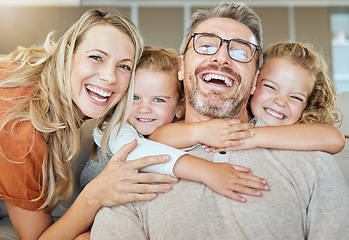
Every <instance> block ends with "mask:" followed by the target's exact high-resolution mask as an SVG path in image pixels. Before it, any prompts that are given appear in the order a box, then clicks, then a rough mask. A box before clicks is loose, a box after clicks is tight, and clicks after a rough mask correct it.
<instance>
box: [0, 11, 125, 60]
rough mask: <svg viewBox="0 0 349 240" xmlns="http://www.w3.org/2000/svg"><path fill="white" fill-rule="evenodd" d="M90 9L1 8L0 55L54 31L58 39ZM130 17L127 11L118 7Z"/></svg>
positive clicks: (42, 39) (41, 40) (36, 40)
mask: <svg viewBox="0 0 349 240" xmlns="http://www.w3.org/2000/svg"><path fill="white" fill-rule="evenodd" d="M88 9H89V8H84V7H30V8H21V7H12V8H10V7H1V8H0V32H1V35H0V54H7V53H9V52H10V51H12V50H14V49H15V48H16V47H17V46H18V45H21V46H24V47H30V46H32V45H41V44H43V42H44V41H45V38H46V36H47V34H48V33H49V32H50V31H52V30H55V31H57V35H58V36H57V37H59V36H60V35H61V34H62V33H63V32H64V31H65V30H66V29H67V28H68V27H69V26H70V25H71V24H72V23H73V22H75V21H76V20H77V19H79V17H80V16H81V15H82V14H83V13H84V12H85V11H86V10H88ZM118 9H119V11H120V12H122V13H123V14H125V15H129V13H130V9H129V8H118Z"/></svg>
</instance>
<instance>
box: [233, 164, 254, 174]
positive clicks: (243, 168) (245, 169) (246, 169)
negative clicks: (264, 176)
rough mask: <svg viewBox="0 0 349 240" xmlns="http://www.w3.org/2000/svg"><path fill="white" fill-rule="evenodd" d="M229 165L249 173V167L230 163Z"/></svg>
mask: <svg viewBox="0 0 349 240" xmlns="http://www.w3.org/2000/svg"><path fill="white" fill-rule="evenodd" d="M231 166H232V167H233V168H234V169H235V170H237V171H239V172H244V173H249V172H250V171H251V168H247V167H243V166H240V165H234V164H231Z"/></svg>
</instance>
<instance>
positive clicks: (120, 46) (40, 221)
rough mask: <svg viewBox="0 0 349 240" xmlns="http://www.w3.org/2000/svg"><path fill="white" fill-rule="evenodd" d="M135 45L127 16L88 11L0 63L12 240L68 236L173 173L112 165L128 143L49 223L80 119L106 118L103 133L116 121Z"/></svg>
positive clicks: (128, 93)
mask: <svg viewBox="0 0 349 240" xmlns="http://www.w3.org/2000/svg"><path fill="white" fill-rule="evenodd" d="M96 36H98V37H96ZM142 49H143V40H142V38H141V37H140V34H139V33H138V31H137V29H136V28H135V26H134V25H133V24H132V22H130V21H129V20H128V19H127V18H125V17H123V16H121V15H120V14H119V13H118V12H115V11H112V10H110V9H101V10H98V9H91V10H89V11H87V12H86V13H85V14H84V15H83V16H82V17H81V18H80V19H79V20H78V21H77V22H76V23H75V24H74V25H73V26H72V27H71V28H70V29H68V30H67V31H66V33H65V34H64V35H63V36H62V38H61V39H60V40H59V41H58V42H54V41H52V40H51V35H49V36H48V38H47V40H46V43H45V48H43V49H41V48H40V49H38V48H29V49H23V48H20V49H18V50H17V51H15V52H13V53H11V54H9V55H8V56H6V57H4V58H2V59H1V63H0V79H1V82H0V95H1V98H0V107H1V111H0V118H1V125H0V152H1V154H0V162H1V168H0V199H1V200H4V202H5V205H6V208H7V211H8V214H9V216H10V219H11V222H12V224H13V226H14V228H15V230H16V232H17V235H18V237H19V238H20V239H51V240H52V239H74V238H75V237H76V236H77V235H79V234H80V233H82V232H84V231H86V230H87V229H88V228H89V226H90V225H91V223H92V221H93V218H94V216H95V214H96V212H97V211H98V209H99V208H101V207H103V206H115V205H119V204H123V203H126V202H131V201H143V200H151V199H154V197H155V193H157V192H167V191H168V189H169V187H170V185H169V183H173V181H171V179H173V177H172V178H171V177H170V176H168V175H160V174H153V173H149V174H148V175H143V174H139V173H138V172H137V170H138V169H139V168H143V167H146V166H148V165H151V164H155V163H163V162H165V161H167V159H166V157H165V156H156V157H147V158H142V159H138V160H135V161H132V162H123V161H122V160H123V159H124V158H125V156H126V155H127V153H128V152H130V151H132V149H133V148H134V147H135V145H136V144H135V142H133V143H131V144H129V145H127V146H125V147H124V148H123V149H122V150H121V151H120V152H119V153H118V154H116V155H115V156H114V158H113V159H112V160H111V161H110V162H109V164H108V166H107V167H106V168H105V169H104V171H103V172H102V173H101V174H100V175H99V176H98V178H96V179H95V180H94V181H92V182H91V183H89V184H88V185H87V186H86V187H85V188H84V190H83V191H82V192H81V193H80V195H79V196H78V197H77V199H76V200H75V202H74V203H73V204H72V206H71V207H70V208H69V209H68V210H67V212H66V213H65V214H64V215H63V216H62V217H61V218H60V219H59V220H58V221H56V222H53V219H52V216H51V214H50V212H51V210H52V209H53V208H55V207H56V205H57V204H58V203H59V201H60V200H64V199H69V198H70V197H71V196H72V192H73V184H74V175H73V171H72V163H73V160H74V158H75V157H76V156H77V154H78V152H79V146H80V131H79V128H80V126H81V125H82V123H83V121H84V119H87V118H101V120H100V121H101V124H103V123H104V122H106V121H108V122H109V123H110V125H108V124H104V126H105V127H106V132H107V133H108V132H110V131H109V130H108V129H111V127H112V126H114V125H115V123H117V122H122V121H125V120H126V113H128V112H129V110H130V107H131V105H132V96H133V73H134V68H135V65H136V63H137V61H138V59H139V57H140V54H141V51H142ZM129 86H130V87H129ZM105 137H106V138H108V134H106V136H105ZM153 182H157V183H166V184H151V183H153ZM146 183H150V184H146Z"/></svg>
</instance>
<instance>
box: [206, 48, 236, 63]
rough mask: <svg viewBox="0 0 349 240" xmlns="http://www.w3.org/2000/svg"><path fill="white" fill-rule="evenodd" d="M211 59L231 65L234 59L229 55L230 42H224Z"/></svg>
mask: <svg viewBox="0 0 349 240" xmlns="http://www.w3.org/2000/svg"><path fill="white" fill-rule="evenodd" d="M210 60H211V62H215V63H218V64H219V65H230V63H231V62H232V59H231V58H230V56H229V52H228V43H227V42H223V43H222V46H221V47H220V49H219V50H218V52H216V54H214V55H212V56H211V58H210Z"/></svg>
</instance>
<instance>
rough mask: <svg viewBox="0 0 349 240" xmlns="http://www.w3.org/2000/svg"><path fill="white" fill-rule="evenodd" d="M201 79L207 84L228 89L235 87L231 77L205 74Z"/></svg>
mask: <svg viewBox="0 0 349 240" xmlns="http://www.w3.org/2000/svg"><path fill="white" fill-rule="evenodd" d="M201 79H202V80H203V81H204V82H206V83H214V84H221V85H223V84H224V85H225V86H227V87H232V86H234V85H235V81H234V80H233V79H231V78H229V77H226V76H222V75H218V74H211V73H209V74H203V75H202V76H201Z"/></svg>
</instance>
